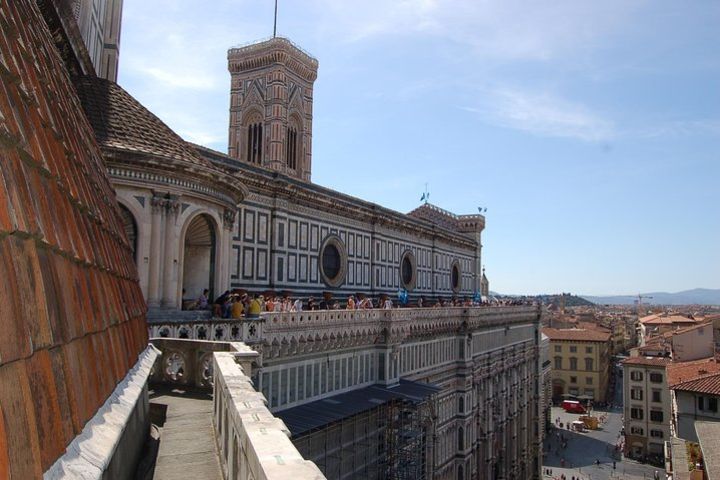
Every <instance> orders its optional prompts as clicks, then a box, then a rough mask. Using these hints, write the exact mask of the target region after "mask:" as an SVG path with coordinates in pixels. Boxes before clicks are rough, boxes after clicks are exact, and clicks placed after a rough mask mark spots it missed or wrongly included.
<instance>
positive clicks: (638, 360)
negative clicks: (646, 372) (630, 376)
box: [622, 356, 672, 367]
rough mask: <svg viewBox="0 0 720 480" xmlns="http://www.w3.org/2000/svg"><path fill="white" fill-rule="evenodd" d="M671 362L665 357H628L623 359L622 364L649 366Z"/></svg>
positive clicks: (659, 365)
mask: <svg viewBox="0 0 720 480" xmlns="http://www.w3.org/2000/svg"><path fill="white" fill-rule="evenodd" d="M670 362H672V360H671V359H669V358H667V357H645V356H641V357H630V358H628V359H626V360H623V362H622V363H623V365H647V366H650V367H664V366H666V365H667V364H669V363H670Z"/></svg>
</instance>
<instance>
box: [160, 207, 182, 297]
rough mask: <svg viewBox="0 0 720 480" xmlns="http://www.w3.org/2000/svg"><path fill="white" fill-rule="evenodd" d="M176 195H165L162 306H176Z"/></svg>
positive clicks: (177, 288) (177, 286) (177, 285)
mask: <svg viewBox="0 0 720 480" xmlns="http://www.w3.org/2000/svg"><path fill="white" fill-rule="evenodd" d="M178 198H179V197H178V196H177V195H170V194H168V195H166V196H165V199H164V200H165V201H164V205H165V239H164V240H165V252H164V253H165V255H164V257H165V261H164V262H163V275H162V277H163V298H162V306H163V307H167V308H177V307H178V304H177V303H178V302H177V294H178V290H179V288H180V287H179V284H178V280H179V279H178V260H177V257H178V254H177V250H178V241H179V240H178V235H177V216H178V210H179V209H180V202H179V201H178Z"/></svg>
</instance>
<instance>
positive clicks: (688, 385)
mask: <svg viewBox="0 0 720 480" xmlns="http://www.w3.org/2000/svg"><path fill="white" fill-rule="evenodd" d="M671 388H672V389H673V390H684V391H686V392H698V393H709V394H711V395H720V372H716V373H712V374H708V375H704V376H702V377H700V378H696V379H694V380H688V381H687V382H681V383H676V384H675V385H673V386H672V387H671Z"/></svg>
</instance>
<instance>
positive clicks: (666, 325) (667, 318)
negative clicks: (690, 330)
mask: <svg viewBox="0 0 720 480" xmlns="http://www.w3.org/2000/svg"><path fill="white" fill-rule="evenodd" d="M697 323H698V321H697V320H695V319H694V318H690V317H687V316H684V315H679V314H673V313H656V314H652V315H648V316H645V317H642V318H640V320H639V321H638V324H639V327H640V345H641V346H642V345H645V343H646V342H647V340H648V339H649V338H651V337H654V336H657V335H662V334H664V333H667V332H671V331H673V330H677V329H680V328H685V327H692V326H694V325H696V324H697Z"/></svg>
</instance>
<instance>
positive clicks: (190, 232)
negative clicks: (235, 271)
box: [182, 214, 216, 299]
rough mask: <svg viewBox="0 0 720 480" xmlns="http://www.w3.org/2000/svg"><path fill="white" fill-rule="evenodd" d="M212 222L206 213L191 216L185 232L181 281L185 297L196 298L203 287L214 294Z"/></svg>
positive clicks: (210, 296)
mask: <svg viewBox="0 0 720 480" xmlns="http://www.w3.org/2000/svg"><path fill="white" fill-rule="evenodd" d="M213 226H214V222H213V220H212V218H210V217H209V216H208V215H205V214H202V215H198V216H197V217H195V218H193V220H192V221H191V222H190V225H188V228H187V231H186V232H185V243H184V249H185V251H184V254H183V283H182V288H183V289H184V290H185V297H186V298H198V297H199V296H200V294H201V293H202V291H203V290H204V289H206V288H207V289H209V290H210V295H209V298H210V299H212V298H213V296H214V295H215V288H214V287H215V285H214V283H215V282H214V279H215V255H216V252H215V250H216V241H215V229H214V228H213Z"/></svg>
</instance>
